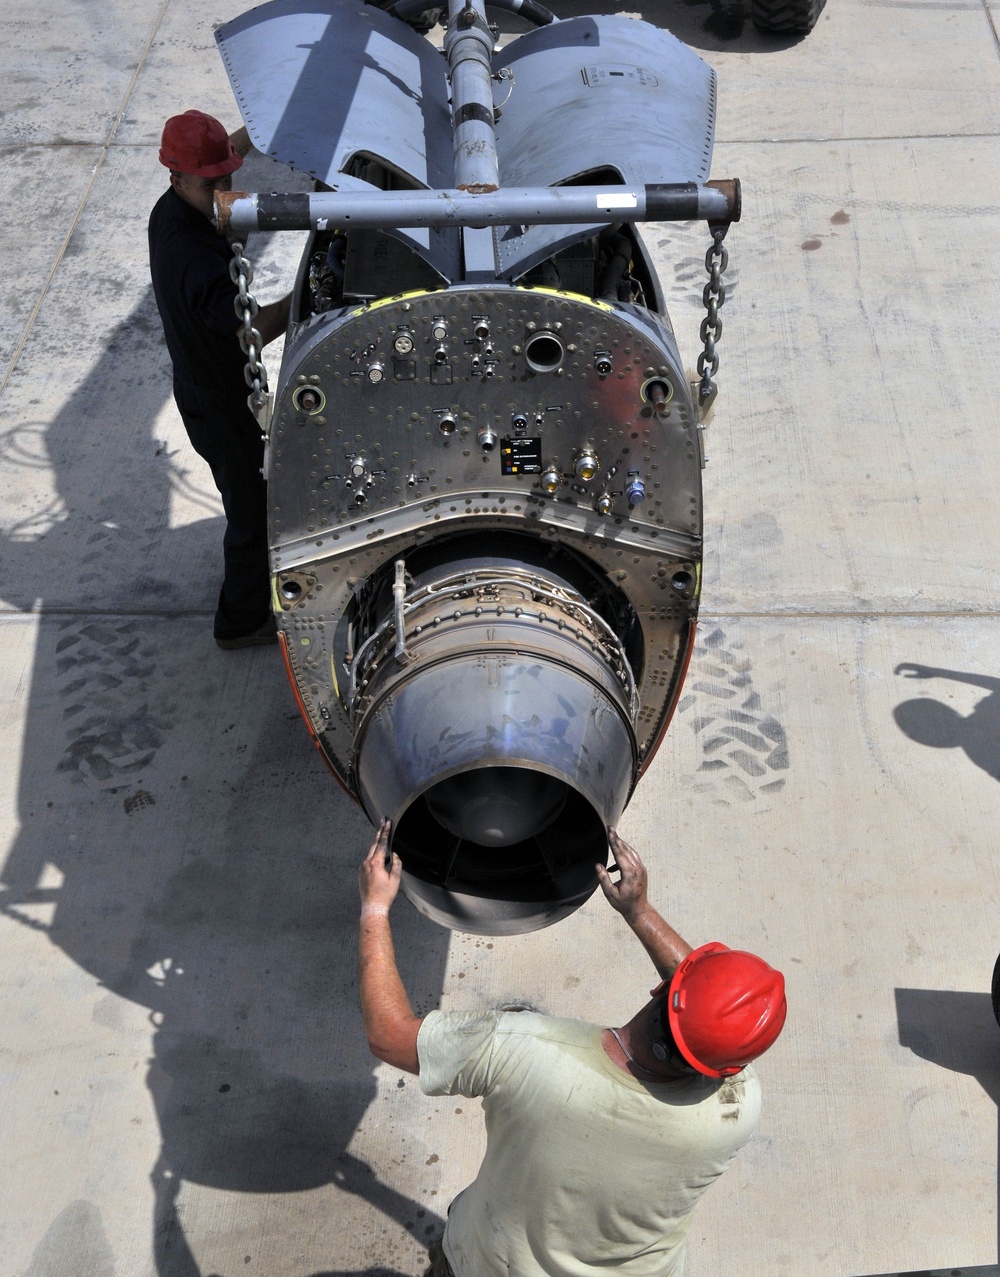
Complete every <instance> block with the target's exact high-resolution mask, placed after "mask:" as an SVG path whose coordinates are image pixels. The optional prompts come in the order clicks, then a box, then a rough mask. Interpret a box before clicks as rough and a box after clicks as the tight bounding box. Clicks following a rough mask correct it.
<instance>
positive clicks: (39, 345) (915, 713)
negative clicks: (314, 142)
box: [0, 0, 1000, 1277]
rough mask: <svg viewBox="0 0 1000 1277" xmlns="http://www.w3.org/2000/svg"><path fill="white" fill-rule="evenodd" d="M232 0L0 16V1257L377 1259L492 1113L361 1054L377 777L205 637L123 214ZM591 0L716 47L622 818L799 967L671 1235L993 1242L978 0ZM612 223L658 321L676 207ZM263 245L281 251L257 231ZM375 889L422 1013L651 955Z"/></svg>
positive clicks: (211, 512)
mask: <svg viewBox="0 0 1000 1277" xmlns="http://www.w3.org/2000/svg"><path fill="white" fill-rule="evenodd" d="M626 3H628V4H632V0H626ZM242 7H243V5H242V3H241V0H218V2H217V3H215V4H214V5H213V6H211V7H210V8H206V7H205V6H204V5H202V4H197V3H195V2H194V0H104V2H103V3H101V4H97V3H84V2H82V0H48V2H47V3H44V4H43V3H42V2H41V0H23V2H22V3H20V4H18V5H16V6H14V5H11V6H10V7H9V8H8V10H7V11H6V14H5V16H4V18H3V19H2V22H0V32H2V36H3V53H2V55H0V56H2V59H3V66H4V74H3V76H2V77H0V109H2V122H0V201H2V207H3V208H4V209H5V215H4V216H3V217H2V218H0V261H2V262H3V287H2V289H0V378H2V380H0V527H2V531H0V536H2V541H0V554H2V569H0V608H2V612H0V707H2V711H0V791H2V798H0V802H2V806H0V812H2V815H0V822H2V824H0V867H2V868H0V881H2V890H0V1094H2V1101H0V1167H2V1170H0V1277H151V1275H152V1274H158V1275H159V1277H209V1275H210V1274H215V1275H217V1277H236V1274H249V1275H252V1274H261V1275H264V1277H308V1275H312V1277H320V1275H324V1277H330V1275H331V1274H361V1273H365V1274H369V1275H371V1277H375V1275H376V1274H380V1275H386V1274H400V1275H405V1277H410V1275H413V1274H417V1273H420V1272H421V1271H422V1265H423V1249H422V1248H423V1244H424V1243H425V1242H426V1240H427V1238H428V1237H429V1236H431V1235H433V1234H434V1232H436V1231H437V1230H438V1229H439V1227H440V1224H441V1220H442V1218H443V1216H444V1212H445V1209H446V1205H447V1203H448V1201H449V1200H450V1198H451V1196H452V1195H453V1194H454V1193H455V1192H456V1191H457V1190H459V1189H460V1188H461V1187H462V1186H463V1185H464V1184H465V1183H467V1182H468V1180H469V1179H470V1178H471V1176H472V1175H473V1174H474V1172H475V1168H476V1166H477V1164H478V1157H479V1155H480V1151H481V1147H482V1129H481V1117H480V1114H479V1106H478V1103H477V1102H468V1101H459V1102H457V1103H456V1102H454V1101H446V1100H428V1099H425V1098H424V1097H422V1096H421V1095H420V1093H419V1090H418V1088H417V1087H416V1086H415V1084H414V1082H413V1081H412V1080H411V1079H404V1078H403V1077H401V1076H400V1075H398V1074H396V1073H394V1072H393V1071H392V1070H391V1069H388V1068H383V1067H375V1064H374V1062H373V1060H372V1059H371V1058H370V1057H369V1056H368V1054H367V1051H366V1049H365V1046H364V1044H363V1041H362V1037H361V1030H360V1021H359V1016H358V1012H357V1009H356V996H355V985H354V957H353V949H354V934H355V932H354V928H355V915H356V908H357V905H356V888H355V876H354V875H355V865H356V863H357V861H358V859H359V857H360V855H361V854H362V852H363V850H364V848H365V847H366V845H367V841H368V836H369V831H368V828H367V825H366V822H365V820H364V819H363V818H362V816H361V814H360V813H359V811H358V810H357V809H356V808H354V807H353V806H352V805H351V803H350V802H349V801H348V800H347V799H346V798H345V797H344V796H343V795H342V794H341V793H340V791H339V790H338V789H337V788H336V786H334V785H333V784H332V782H331V781H330V779H329V777H328V775H327V774H326V772H325V770H324V768H323V767H322V765H321V763H320V760H319V758H318V755H317V754H316V753H315V751H314V750H313V748H312V746H311V744H310V742H309V740H308V738H307V736H306V734H305V731H304V730H303V728H302V726H301V723H300V722H299V719H298V714H297V712H296V709H295V705H294V702H293V700H292V696H291V693H290V691H289V689H288V687H287V685H286V683H285V678H284V674H283V672H282V669H281V665H280V660H279V658H278V655H277V652H276V651H275V650H273V649H268V650H262V649H257V650H251V651H246V652H238V653H223V652H220V651H218V650H217V649H216V648H215V647H214V645H213V644H212V642H211V634H210V628H209V627H210V617H211V612H212V609H213V604H214V595H215V591H216V589H217V580H218V570H219V562H218V560H219V542H220V537H221V521H220V515H219V506H218V502H217V500H216V497H215V495H214V492H213V489H212V485H211V481H210V479H209V476H208V474H207V471H206V469H205V468H204V467H203V465H202V464H201V463H200V462H199V461H198V459H197V458H196V457H195V456H194V455H193V453H192V452H191V451H190V449H189V447H188V445H187V443H186V440H185V438H184V435H183V432H182V430H181V428H180V424H179V420H178V417H177V415H176V412H175V409H174V407H173V404H172V401H171V400H170V398H169V375H168V363H167V358H166V355H165V352H164V349H163V345H162V341H161V336H160V329H159V323H158V319H157V316H156V313H155V309H154V306H153V301H152V296H151V292H150V288H149V284H148V277H147V270H146V248H145V222H146V217H147V214H148V210H149V208H150V206H151V205H152V203H153V202H154V200H155V199H156V197H157V196H158V194H159V193H160V191H161V190H162V189H163V187H164V173H163V170H162V169H161V168H160V167H159V165H158V163H157V156H156V150H157V144H158V135H159V131H160V128H161V126H162V122H163V120H164V118H165V117H166V116H167V115H169V114H172V113H174V112H175V111H177V110H182V109H185V108H187V107H189V106H194V105H197V106H199V107H201V108H203V109H205V110H208V111H211V112H213V113H215V114H217V115H219V116H221V117H222V118H223V119H225V120H226V121H227V122H228V123H229V124H230V127H235V126H236V124H237V123H238V116H237V112H236V108H235V104H234V101H233V98H232V95H231V93H230V90H229V87H228V83H227V81H226V78H225V75H224V73H223V68H222V65H221V62H220V60H219V58H218V56H217V54H216V52H215V48H214V42H213V38H212V26H213V24H214V23H215V22H218V21H223V20H227V19H229V18H230V17H232V16H234V15H235V14H236V13H237V12H239V11H240V10H241V8H242ZM556 7H557V9H558V12H559V13H561V14H567V13H569V12H571V11H573V10H574V9H575V10H576V11H586V8H587V7H588V6H585V5H584V3H583V0H579V3H578V2H577V0H573V3H572V4H571V3H570V0H563V2H562V3H559V4H557V6H556ZM631 11H633V12H637V13H641V15H642V16H644V17H646V18H647V19H650V20H652V21H655V22H658V23H660V24H661V25H664V26H668V27H670V28H671V29H672V30H673V31H674V32H675V34H677V35H678V36H680V37H681V38H682V39H684V40H686V41H688V42H689V43H691V44H692V45H693V46H694V47H695V48H696V49H697V50H699V51H700V52H701V53H702V54H703V56H704V57H705V58H707V59H708V61H709V62H711V63H712V65H713V66H715V67H716V68H717V70H718V73H719V100H720V109H719V122H718V135H717V136H718V143H717V149H716V159H715V165H714V170H713V171H714V175H715V176H719V177H728V176H738V177H740V178H742V179H743V182H744V189H745V214H744V220H743V222H742V224H741V225H739V226H738V227H736V228H735V229H734V230H733V232H732V234H731V236H730V239H729V246H730V249H731V253H732V265H731V270H730V279H731V281H732V283H731V291H730V300H729V301H728V303H727V305H726V308H725V311H724V319H725V333H724V337H723V340H722V343H721V354H722V370H721V374H720V383H721V386H722V394H721V397H720V400H719V404H718V407H717V410H716V419H715V422H714V424H713V425H712V427H711V430H710V432H709V447H708V451H709V453H710V458H711V461H710V465H709V467H708V470H707V471H706V512H707V529H706V543H707V549H708V569H707V573H706V582H705V591H704V605H703V624H702V628H701V640H700V643H699V647H698V651H697V656H696V659H695V662H694V665H693V667H692V670H691V674H690V676H689V681H688V686H687V691H686V696H685V699H684V701H683V703H682V707H681V710H680V712H679V714H678V716H677V718H676V720H675V723H674V725H673V727H672V729H671V732H670V734H669V736H668V738H667V741H666V744H665V745H664V747H663V748H662V750H661V752H660V754H659V756H658V758H657V760H656V763H655V765H654V767H653V768H652V770H651V772H650V774H649V775H648V776H647V777H646V779H645V780H644V781H643V783H642V784H641V786H640V787H639V790H638V792H637V794H636V797H635V799H634V801H633V803H632V805H631V806H630V807H629V809H628V812H627V813H626V818H625V820H624V822H623V829H624V832H625V833H626V835H627V836H628V837H630V838H631V839H632V840H633V841H634V842H635V843H636V844H637V845H638V846H639V847H640V848H641V849H642V850H643V851H644V853H645V855H646V857H647V860H648V862H649V865H650V870H651V876H652V883H653V893H654V895H655V897H656V899H657V900H658V901H659V902H660V903H661V904H662V906H663V908H664V910H665V912H666V913H667V914H668V916H669V917H670V918H671V919H672V920H673V921H674V922H675V923H676V924H677V926H678V927H679V929H680V930H681V931H682V933H683V934H685V935H686V936H687V937H688V938H689V939H690V940H692V941H693V942H695V943H699V942H701V941H704V940H708V939H713V938H718V939H722V940H725V941H726V942H728V943H730V944H732V945H735V946H746V947H749V948H753V949H756V950H758V951H760V952H761V953H763V954H764V955H766V956H767V957H768V958H769V959H770V960H771V961H773V962H774V963H775V964H776V965H778V966H780V967H782V968H783V969H784V970H785V972H786V973H787V977H788V987H789V1003H790V1015H789V1020H788V1027H787V1029H786V1031H785V1033H784V1035H783V1037H782V1038H781V1040H780V1042H779V1043H778V1045H777V1046H776V1047H775V1049H774V1050H773V1051H772V1052H771V1053H770V1054H769V1055H768V1056H767V1057H766V1059H765V1060H764V1061H763V1063H762V1066H761V1070H760V1071H761V1074H762V1078H763V1082H764V1085H765V1088H766V1107H765V1112H764V1116H763V1120H762V1124H761V1127H760V1131H759V1134H758V1135H757V1137H756V1138H755V1140H754V1141H753V1142H752V1143H751V1144H750V1145H749V1146H748V1147H747V1149H746V1150H745V1151H744V1152H743V1154H742V1155H741V1157H740V1159H739V1160H738V1162H737V1164H736V1165H735V1166H734V1168H733V1169H732V1170H730V1171H729V1173H728V1174H727V1175H726V1176H725V1177H724V1178H723V1180H722V1181H720V1183H719V1184H718V1185H716V1186H715V1188H714V1189H713V1190H712V1191H711V1192H710V1193H709V1195H708V1196H707V1198H706V1199H705V1201H704V1202H703V1203H702V1205H701V1206H700V1207H699V1210H698V1213H697V1216H696V1220H695V1224H694V1227H693V1229H692V1243H691V1252H690V1262H689V1277H803V1274H809V1277H871V1275H874V1274H890V1273H892V1274H895V1273H899V1272H903V1271H910V1270H915V1269H920V1270H921V1271H932V1272H935V1273H938V1272H947V1273H952V1274H959V1273H961V1274H968V1275H971V1274H977V1275H978V1277H986V1274H996V1273H997V1272H998V1269H997V1267H996V1260H997V1148H998V1141H997V1104H998V1102H1000V1030H998V1028H997V1025H996V1024H995V1022H994V1019H993V1014H992V1010H991V1007H990V998H989V987H990V973H991V970H992V967H993V962H994V959H995V957H996V954H997V951H998V949H1000V918H998V914H997V899H998V884H1000V876H998V868H1000V834H998V828H1000V822H998V820H997V812H998V808H1000V788H998V781H1000V616H998V599H1000V557H998V551H997V537H996V533H995V528H996V510H997V483H998V479H997V476H998V474H1000V430H998V425H1000V410H998V407H997V393H996V381H997V373H998V356H997V350H998V348H1000V318H998V315H1000V308H998V306H997V293H998V266H997V256H996V252H995V241H996V234H997V229H998V218H997V212H996V202H997V201H996V192H997V190H998V189H1000V158H998V156H1000V151H998V146H997V141H998V134H1000V56H998V45H997V38H996V31H995V28H994V15H995V14H996V11H997V10H996V6H995V5H991V4H983V3H982V0H947V2H945V3H937V2H935V0H915V2H913V3H902V0H830V3H829V6H828V9H827V11H826V13H825V14H824V16H823V17H822V19H821V20H820V22H819V24H818V26H817V28H816V30H815V31H814V33H813V34H812V35H811V36H809V37H808V38H807V39H804V40H799V41H795V40H790V39H778V38H767V37H764V36H761V35H758V34H756V33H755V32H754V30H753V28H752V27H751V26H750V25H749V24H748V23H746V22H744V20H743V17H742V15H741V12H740V10H739V7H738V4H737V3H736V2H735V0H732V2H731V0H711V3H700V2H699V0H684V2H683V3H681V2H680V0H677V2H676V3H669V2H668V0H647V2H646V4H645V6H644V7H643V8H641V9H637V8H635V7H634V5H633V7H632V9H631ZM248 171H249V172H250V174H252V175H253V177H254V180H255V182H256V183H257V184H258V185H259V186H263V187H265V188H267V187H268V186H269V185H271V184H274V185H278V184H281V183H283V182H284V171H283V170H281V171H277V173H276V171H275V169H274V168H273V167H269V166H268V164H267V162H265V161H263V160H261V159H260V158H259V157H258V158H256V159H254V160H252V161H251V163H250V165H249V170H248ZM251 189H253V187H251ZM651 241H652V243H653V244H654V245H655V248H656V253H657V258H658V261H659V263H660V266H661V269H662V273H663V278H664V282H665V284H666V285H667V287H668V290H669V292H670V295H671V296H672V297H673V298H674V299H675V300H674V303H673V305H674V317H675V320H676V322H677V326H678V329H679V335H680V339H681V346H682V350H683V351H684V352H685V354H686V356H687V358H688V359H689V361H690V363H691V364H692V365H693V363H694V360H695V357H696V355H697V342H696V337H697V325H698V322H699V320H700V314H699V310H698V305H699V298H700V291H701V271H702V264H701V258H702V256H703V253H704V248H705V246H706V238H705V235H704V231H703V230H697V229H695V230H691V229H688V228H678V227H654V228H652V233H651ZM254 252H255V254H256V255H257V256H258V257H260V256H261V255H262V254H263V255H264V257H263V260H264V263H265V265H264V269H263V271H262V274H261V276H260V277H259V278H261V279H262V280H263V283H264V287H263V289H262V292H263V293H264V296H265V299H266V298H269V297H273V296H277V295H278V294H279V293H280V292H281V291H284V289H285V287H286V286H287V284H288V282H289V272H290V271H291V268H292V263H293V262H294V260H295V253H296V245H295V244H294V243H282V244H271V245H270V246H264V245H263V244H261V243H259V242H258V244H257V245H256V246H254ZM272 359H274V356H273V355H272ZM275 366H276V365H275ZM734 708H735V710H736V711H737V714H738V715H743V716H744V717H743V718H739V717H734V716H733V713H732V711H733V710H734ZM762 737H763V738H766V740H767V741H769V742H770V746H769V749H770V752H769V753H768V754H767V755H766V758H767V762H766V764H765V763H764V762H762V761H761V760H762V759H763V758H764V757H765V755H764V754H763V753H761V752H760V742H761V740H762ZM755 746H757V748H755ZM395 920H396V926H397V934H398V950H399V955H400V959H401V963H402V966H403V968H404V970H405V972H406V978H407V981H408V983H409V984H410V986H411V988H412V990H413V993H414V996H415V999H416V1003H417V1005H418V1008H419V1009H420V1010H426V1009H428V1008H430V1007H432V1006H435V1005H443V1006H446V1007H472V1006H477V1005H480V1004H482V1003H484V1002H487V1003H488V1002H496V1001H498V1000H502V999H507V998H510V997H513V996H516V997H521V998H527V999H529V1000H532V1001H534V1002H537V1003H539V1004H541V1005H542V1006H544V1007H545V1008H547V1009H550V1010H553V1011H558V1012H561V1013H568V1014H571V1015H578V1016H580V1017H583V1018H588V1019H594V1020H598V1021H601V1022H604V1023H617V1022H619V1021H620V1020H621V1019H622V1018H623V1017H624V1016H625V1015H626V1013H627V1012H629V1011H630V1010H631V1009H633V1008H634V1007H635V1006H636V1005H637V999H640V998H642V997H643V996H644V991H645V990H646V989H647V988H649V987H650V979H651V976H650V972H649V971H648V970H647V969H646V966H645V964H644V961H643V958H642V955H641V954H640V953H639V951H638V949H637V947H636V946H635V945H634V944H632V943H630V941H629V939H628V937H627V932H625V930H624V928H623V925H622V924H621V922H620V920H619V919H618V917H617V916H616V915H615V914H613V913H612V911H611V910H610V909H608V907H607V906H606V905H605V903H604V901H603V899H602V898H601V897H600V896H598V897H597V898H596V899H594V900H592V901H591V902H590V903H589V904H588V905H587V906H586V907H585V908H584V909H583V910H581V911H580V913H579V914H577V915H575V916H574V917H573V918H571V919H570V920H568V921H566V922H564V923H562V924H561V925H559V926H558V927H556V928H554V929H552V930H549V931H545V932H542V933H540V934H536V935H532V936H527V937H522V938H516V939H502V940H501V939H498V940H495V941H492V942H490V941H486V940H483V939H478V938H474V937H468V936H463V935H452V934H450V933H448V932H446V931H443V930H441V929H439V928H437V927H435V926H434V925H433V924H431V923H429V922H426V921H425V920H424V919H422V918H421V917H419V916H418V915H417V914H416V913H415V912H414V910H413V909H412V908H411V907H410V906H409V905H408V904H407V903H406V902H401V903H400V904H399V905H398V906H397V910H396V914H395Z"/></svg>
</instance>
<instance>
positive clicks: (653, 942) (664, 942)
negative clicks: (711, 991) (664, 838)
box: [594, 829, 691, 980]
mask: <svg viewBox="0 0 1000 1277" xmlns="http://www.w3.org/2000/svg"><path fill="white" fill-rule="evenodd" d="M608 842H609V843H610V844H611V850H612V851H613V852H614V853H615V860H616V862H617V864H618V869H619V871H620V872H621V877H620V878H619V880H618V881H617V882H612V881H611V878H610V876H609V874H608V871H607V870H606V869H605V868H604V866H603V865H595V866H594V868H595V869H596V870H597V880H598V882H599V883H600V884H601V890H602V891H603V892H604V894H605V896H606V897H607V901H608V904H609V905H610V906H611V908H612V909H617V911H618V912H619V913H620V914H621V916H622V917H623V918H624V919H625V921H626V922H627V923H628V925H629V926H630V927H631V928H632V930H633V931H634V932H635V934H636V936H637V937H638V938H639V940H640V941H641V942H642V947H643V948H644V949H645V950H646V952H647V953H648V954H649V956H650V958H652V960H653V966H654V967H656V970H657V972H658V973H659V976H660V979H661V980H669V979H670V977H671V976H672V975H673V973H674V972H675V971H676V970H677V967H678V964H679V963H680V962H682V961H683V960H684V959H685V958H686V957H687V955H688V954H689V953H690V952H691V946H690V945H689V944H688V942H687V941H686V940H684V939H682V938H681V937H680V936H679V935H678V934H677V932H676V931H675V930H674V929H673V927H672V926H670V924H669V923H668V922H664V920H663V919H662V918H661V917H660V915H659V913H657V911H656V910H655V909H654V908H653V906H652V905H651V904H650V903H649V901H648V900H647V899H646V866H645V865H644V864H643V863H642V861H641V860H640V859H639V853H638V852H637V851H636V850H635V848H634V847H630V846H629V845H628V843H627V842H626V841H625V839H624V838H619V836H618V831H617V829H609V830H608Z"/></svg>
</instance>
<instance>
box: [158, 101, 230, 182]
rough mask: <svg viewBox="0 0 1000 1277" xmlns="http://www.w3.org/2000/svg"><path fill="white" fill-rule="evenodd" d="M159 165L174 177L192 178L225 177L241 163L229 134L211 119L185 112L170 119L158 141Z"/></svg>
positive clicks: (193, 112)
mask: <svg viewBox="0 0 1000 1277" xmlns="http://www.w3.org/2000/svg"><path fill="white" fill-rule="evenodd" d="M160 163H161V164H165V165H166V167H167V168H168V169H173V171H174V172H175V173H191V174H192V175H193V176H194V177H225V176H226V174H227V173H233V172H235V171H236V169H238V168H239V167H240V165H241V164H242V163H243V157H242V156H241V155H238V154H237V153H236V151H234V150H233V144H232V142H230V140H229V134H228V133H227V132H226V130H225V128H224V126H223V125H222V124H220V123H219V121H218V120H217V119H216V118H215V116H214V115H206V114H205V112H204V111H185V112H184V114H183V115H172V116H171V117H170V119H169V120H167V122H166V124H164V126H163V136H162V137H161V138H160Z"/></svg>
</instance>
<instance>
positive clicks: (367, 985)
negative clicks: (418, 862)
mask: <svg viewBox="0 0 1000 1277" xmlns="http://www.w3.org/2000/svg"><path fill="white" fill-rule="evenodd" d="M389 832H390V824H389V821H388V820H383V821H382V823H381V825H379V830H378V835H377V837H376V839H375V841H374V842H373V843H372V845H371V847H370V848H369V851H368V854H367V856H366V857H365V859H364V860H363V861H362V863H361V867H360V869H359V870H358V884H359V886H360V889H361V920H360V923H359V926H358V992H359V995H360V998H361V1015H362V1018H363V1019H364V1024H365V1036H366V1037H367V1038H368V1046H369V1048H370V1049H371V1052H372V1054H373V1055H375V1056H377V1057H378V1058H379V1059H380V1060H384V1061H385V1063H386V1064H391V1065H393V1067H394V1068H397V1069H403V1070H405V1072H407V1073H419V1072H420V1060H419V1058H418V1056H417V1034H418V1032H419V1031H420V1025H421V1024H422V1023H423V1021H422V1020H421V1018H420V1017H419V1016H416V1015H414V1014H413V1008H412V1007H411V1006H410V999H409V997H408V996H407V993H406V989H405V988H404V987H403V981H402V980H401V978H400V975H399V968H398V967H397V965H396V951H395V949H394V947H393V943H392V930H391V929H390V926H389V909H390V907H391V906H392V902H393V901H394V900H395V898H396V895H397V893H398V891H399V883H400V877H401V875H402V870H403V867H402V863H401V861H400V859H399V857H398V856H397V855H395V854H394V853H393V854H392V859H391V863H390V867H389V868H386V860H387V858H388V857H389V855H390V853H389Z"/></svg>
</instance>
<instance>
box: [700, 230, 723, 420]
mask: <svg viewBox="0 0 1000 1277" xmlns="http://www.w3.org/2000/svg"><path fill="white" fill-rule="evenodd" d="M710 229H711V232H712V247H711V248H710V249H709V250H708V252H707V253H706V254H705V269H706V270H707V271H708V283H707V284H706V285H705V288H704V291H703V292H702V295H701V299H702V303H703V304H704V307H705V311H706V314H705V318H704V319H703V320H702V321H701V339H702V341H703V342H704V343H705V349H704V350H703V351H702V352H701V354H700V355H699V356H698V375H699V377H700V378H701V380H700V381H699V383H698V408H699V411H700V413H701V415H702V416H704V415H705V413H706V412H708V410H709V408H711V406H712V403H713V402H714V400H715V396H716V395H717V394H718V393H719V388H718V386H717V385H716V384H715V382H714V381H713V380H712V378H713V377H714V376H715V374H716V373H717V372H718V371H719V354H718V351H717V350H716V348H715V347H716V342H717V341H718V340H719V338H720V337H721V336H722V320H721V318H720V317H719V311H720V310H721V309H722V307H723V306H724V305H725V302H726V286H725V284H724V283H723V282H722V276H723V274H724V273H725V270H726V267H727V266H728V265H729V253H728V251H727V249H726V248H725V247H724V245H723V243H722V241H723V240H724V239H725V238H726V231H728V230H729V223H728V222H713V223H712V224H711V227H710Z"/></svg>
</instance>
